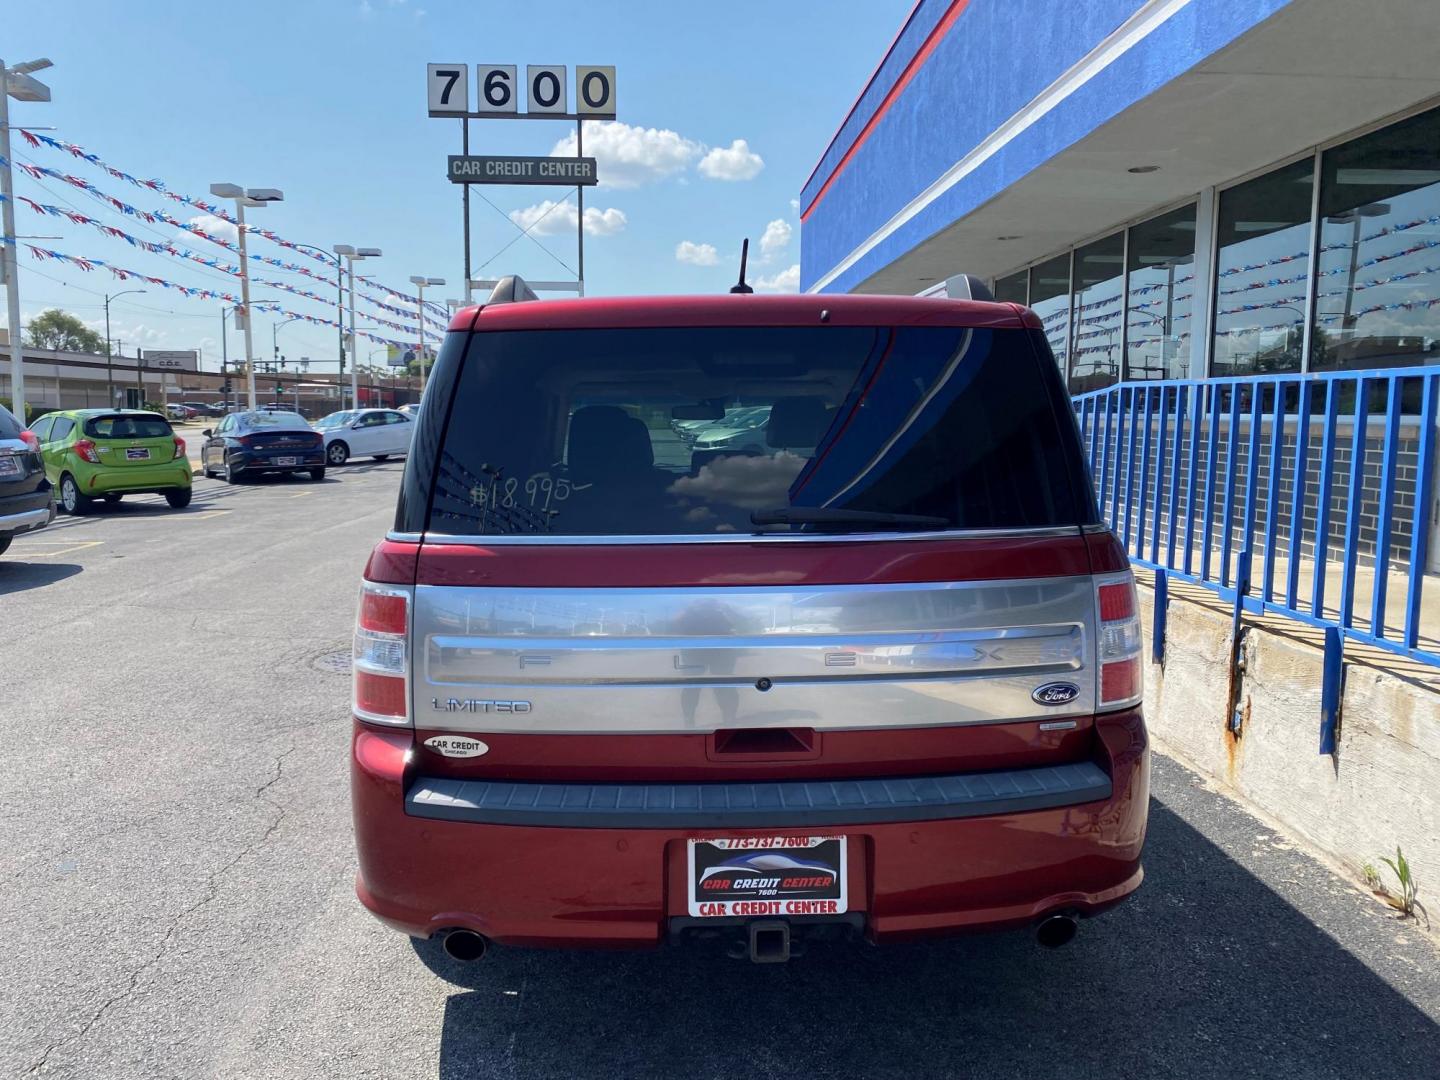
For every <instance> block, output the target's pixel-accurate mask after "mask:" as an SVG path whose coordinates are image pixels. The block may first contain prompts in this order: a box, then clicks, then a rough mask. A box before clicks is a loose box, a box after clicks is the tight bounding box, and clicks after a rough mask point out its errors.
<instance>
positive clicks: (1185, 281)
mask: <svg viewBox="0 0 1440 1080" xmlns="http://www.w3.org/2000/svg"><path fill="white" fill-rule="evenodd" d="M1126 269H1127V270H1128V272H1129V275H1130V296H1129V300H1128V301H1127V302H1126V310H1127V314H1126V319H1127V321H1128V325H1127V327H1126V333H1125V342H1126V345H1125V349H1126V357H1125V378H1127V379H1183V378H1185V377H1186V376H1188V375H1189V373H1190V337H1191V327H1192V326H1193V325H1194V323H1193V322H1192V320H1191V317H1190V308H1191V301H1192V300H1193V298H1194V296H1195V207H1194V206H1193V205H1191V206H1185V207H1181V208H1180V209H1179V210H1174V211H1171V212H1170V213H1168V214H1162V215H1161V216H1160V217H1157V218H1151V219H1150V220H1149V221H1146V222H1143V223H1142V224H1139V225H1136V226H1135V227H1134V228H1132V229H1131V230H1130V255H1129V263H1128V265H1127V267H1126Z"/></svg>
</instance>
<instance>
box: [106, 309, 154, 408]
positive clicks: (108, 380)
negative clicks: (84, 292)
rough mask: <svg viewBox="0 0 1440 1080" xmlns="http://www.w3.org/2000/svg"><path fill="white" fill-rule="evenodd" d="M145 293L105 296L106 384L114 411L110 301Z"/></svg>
mask: <svg viewBox="0 0 1440 1080" xmlns="http://www.w3.org/2000/svg"><path fill="white" fill-rule="evenodd" d="M144 292H145V290H144V289H126V290H125V291H124V292H118V293H116V294H115V295H114V296H111V295H110V294H109V293H106V294H105V384H106V386H107V388H108V389H109V391H110V408H112V409H113V408H114V407H115V369H114V366H113V364H114V362H113V361H112V359H111V357H110V301H111V300H119V299H120V297H122V296H130V295H131V294H143V293H144Z"/></svg>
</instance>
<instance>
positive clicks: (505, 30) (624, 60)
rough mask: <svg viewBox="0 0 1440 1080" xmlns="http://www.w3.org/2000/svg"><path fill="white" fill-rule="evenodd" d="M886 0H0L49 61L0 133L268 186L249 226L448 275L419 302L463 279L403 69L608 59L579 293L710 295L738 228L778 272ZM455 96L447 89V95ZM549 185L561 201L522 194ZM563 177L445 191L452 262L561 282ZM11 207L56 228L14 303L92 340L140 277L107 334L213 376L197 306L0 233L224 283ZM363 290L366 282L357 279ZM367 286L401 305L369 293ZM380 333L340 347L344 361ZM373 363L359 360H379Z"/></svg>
mask: <svg viewBox="0 0 1440 1080" xmlns="http://www.w3.org/2000/svg"><path fill="white" fill-rule="evenodd" d="M912 3H913V0H768V2H761V0H731V2H728V3H723V4H722V3H709V2H705V3H701V2H694V0H691V2H679V3H677V2H675V0H669V2H652V0H611V2H602V0H591V2H587V3H572V2H570V0H550V2H548V3H541V4H515V3H513V2H511V3H492V2H489V0H470V2H457V0H286V2H275V0H251V2H249V3H247V4H245V5H243V6H240V7H236V6H231V5H223V6H214V5H204V4H200V5H197V4H194V3H170V2H159V0H126V2H123V3H122V2H118V0H47V2H45V3H40V4H36V3H23V4H22V3H19V2H18V0H0V7H3V8H4V9H5V10H4V18H3V21H0V56H3V57H4V59H5V60H6V61H7V62H9V63H12V64H13V63H18V62H21V61H25V60H30V59H33V58H35V57H41V56H44V57H48V58H50V59H51V60H52V61H53V62H54V65H55V66H54V67H52V68H50V69H49V70H47V71H43V72H39V73H37V77H38V78H40V79H41V80H42V81H44V82H45V83H46V84H48V85H49V86H50V88H51V93H52V101H51V102H49V103H46V104H36V103H28V102H15V101H12V102H11V120H12V124H13V125H14V126H15V127H16V128H22V127H27V126H29V127H33V128H34V129H35V130H36V132H37V133H40V134H45V135H48V136H49V137H51V138H54V139H59V140H62V141H65V142H68V143H73V144H76V145H79V146H81V147H83V148H84V149H85V150H86V151H88V152H90V153H93V154H96V155H98V156H99V158H100V159H102V160H103V161H104V162H105V163H107V164H109V165H111V166H113V167H114V168H116V169H118V170H120V171H122V172H125V173H128V174H130V175H133V176H136V177H139V178H145V179H150V178H154V179H158V180H160V181H162V182H163V184H164V185H165V188H166V190H167V191H170V192H177V193H181V194H184V195H187V196H191V197H193V198H196V199H199V200H201V201H204V202H210V203H220V202H221V200H218V199H214V198H213V197H211V196H210V194H209V188H210V185H211V184H212V183H216V182H227V183H236V184H240V185H242V186H244V187H273V188H279V189H281V190H282V191H283V192H284V201H283V202H281V203H278V204H271V205H269V206H266V207H264V208H261V209H257V210H253V211H251V212H250V213H249V216H248V218H247V223H248V224H251V225H254V226H257V227H263V228H266V229H268V230H272V231H273V232H275V233H276V234H278V235H279V236H281V237H284V238H286V239H289V240H293V241H297V242H303V243H309V244H314V245H317V246H320V247H322V248H326V249H328V248H330V247H331V246H332V245H333V244H336V243H347V244H352V245H355V246H357V247H360V246H363V247H378V248H380V249H381V250H382V251H383V253H384V254H383V257H382V258H380V259H377V260H370V261H366V262H364V263H362V264H358V268H357V272H358V273H365V274H368V275H373V276H374V277H375V278H376V279H377V281H379V282H381V283H383V284H384V285H388V286H389V288H391V289H396V290H403V291H404V292H406V293H409V294H413V292H414V288H413V286H411V285H410V284H409V279H410V278H411V277H412V276H416V275H423V276H426V277H439V278H444V279H445V280H446V281H447V282H448V283H449V284H448V285H446V286H443V287H434V288H431V289H430V290H429V291H428V294H427V299H436V300H440V301H442V302H443V301H444V300H445V299H448V298H451V297H456V298H458V297H460V296H462V295H463V292H462V285H461V283H462V281H463V277H464V275H463V230H462V227H461V189H460V186H459V185H454V184H451V183H450V182H449V181H448V180H447V179H446V177H445V159H446V156H447V155H448V154H456V153H459V152H460V123H459V121H457V120H451V119H434V118H430V117H428V116H427V115H426V98H425V66H426V64H427V63H437V62H444V63H465V64H468V65H470V71H471V78H472V83H473V72H474V66H475V65H477V64H481V63H486V64H491V63H493V64H517V65H519V67H520V70H521V73H522V76H523V72H524V67H525V65H526V64H555V65H565V66H566V67H567V68H569V69H570V70H571V72H572V80H571V81H572V83H573V69H574V66H575V65H592V64H594V65H598V64H613V65H615V66H616V68H617V74H616V103H617V117H618V118H617V121H616V123H615V124H613V125H603V126H599V127H595V128H593V129H591V128H587V131H586V137H585V153H586V155H587V156H594V157H596V158H597V159H598V162H599V164H598V171H599V176H600V181H601V182H600V184H599V186H598V187H592V188H587V189H586V193H585V210H586V212H585V218H586V233H587V235H586V242H585V278H586V292H587V294H588V295H624V294H657V293H713V292H720V291H723V290H724V289H725V288H727V287H728V286H729V285H730V284H732V283H733V282H734V280H735V277H736V273H737V270H738V265H739V251H740V242H741V239H742V237H749V238H750V242H751V269H750V280H751V283H752V284H754V285H756V286H757V288H758V289H761V290H773V291H783V290H789V291H793V290H794V289H795V288H796V286H797V284H798V277H799V271H798V263H799V241H800V227H799V226H800V223H799V219H798V216H797V213H796V203H795V199H796V197H797V195H798V194H799V191H800V188H801V186H802V185H803V183H804V182H805V179H806V177H807V176H808V175H809V173H810V170H811V169H812V168H813V167H814V165H815V162H816V160H817V159H818V158H819V155H820V153H821V152H822V151H823V150H824V148H825V146H826V145H827V144H828V142H829V140H830V138H831V136H832V134H833V133H834V131H835V129H836V127H837V126H838V125H839V123H840V121H841V120H842V119H843V117H844V115H845V113H846V112H847V111H848V109H849V108H850V105H851V103H852V102H853V101H854V99H855V97H856V95H857V94H858V93H859V91H860V89H861V87H862V86H863V85H864V83H865V80H866V79H867V78H868V77H869V75H870V73H871V72H872V70H873V69H874V67H875V65H876V63H878V62H879V60H880V58H881V56H882V54H883V53H884V51H885V48H886V47H887V45H888V44H889V42H890V40H891V39H892V38H893V36H894V34H895V32H896V31H897V30H898V28H899V27H900V25H901V23H902V22H903V21H904V19H905V17H906V15H907V14H908V12H909V10H910V7H911V6H912ZM475 93H476V90H475V88H474V87H473V85H472V89H471V98H472V101H473V100H474V99H475ZM570 94H571V96H572V98H573V94H574V87H573V85H572V86H571V88H570ZM47 129H49V130H47ZM567 140H568V143H567ZM573 141H574V124H573V122H565V121H554V120H548V121H547V120H527V121H508V120H488V121H479V120H477V121H473V122H472V126H471V148H470V149H471V153H474V154H486V153H493V154H550V153H552V152H554V151H556V150H557V148H558V149H559V150H560V151H561V152H568V153H573ZM13 152H14V157H15V161H16V163H17V164H31V165H35V166H41V167H45V168H50V169H54V170H57V171H59V172H61V173H68V174H71V175H74V176H77V177H80V178H82V179H84V180H86V181H89V182H90V183H92V184H93V185H94V186H95V187H96V188H97V189H98V190H99V191H100V192H103V193H104V194H105V195H107V196H113V197H115V198H117V199H119V200H121V201H122V202H124V203H126V204H128V205H130V206H133V207H135V208H136V209H138V210H143V211H147V212H153V211H155V210H164V211H165V212H166V213H168V214H170V215H171V216H172V217H174V218H175V219H177V220H179V221H184V222H189V223H192V224H195V225H196V226H197V227H199V228H201V229H203V230H206V231H208V232H211V233H212V234H227V233H228V234H229V235H231V236H233V226H229V225H227V224H226V223H224V222H217V221H215V220H214V219H209V218H206V219H205V220H200V219H202V218H203V217H204V215H203V214H202V213H201V212H200V211H199V210H197V209H195V208H193V207H191V206H187V205H184V204H182V203H178V202H174V201H172V200H170V199H168V198H167V197H165V195H163V194H160V193H157V192H154V191H151V190H148V189H144V188H139V187H136V186H133V185H132V184H130V183H128V182H126V181H125V180H123V179H116V178H114V177H112V176H109V175H107V174H106V173H105V172H104V171H102V170H101V169H100V168H98V167H96V166H93V165H91V164H89V163H87V162H85V161H80V160H76V159H74V158H72V157H70V156H69V155H68V154H66V153H65V152H63V151H60V150H56V149H52V148H48V147H45V146H41V147H38V148H35V147H31V146H28V145H27V144H26V143H25V141H24V140H23V139H21V138H20V137H19V135H18V132H17V133H16V137H15V139H14V141H13ZM15 188H16V194H17V196H24V197H28V198H30V199H33V200H34V201H36V202H39V203H42V204H45V205H51V206H59V207H61V208H63V209H67V210H76V211H79V212H81V213H83V214H85V215H87V216H89V217H92V218H94V219H96V220H98V221H100V222H102V223H103V224H105V225H107V226H110V227H112V228H116V229H120V230H123V231H125V232H127V233H129V234H130V235H132V236H134V237H136V238H138V239H140V240H143V241H146V242H151V243H153V242H171V241H173V243H174V246H176V247H177V248H179V249H181V250H187V251H191V252H193V253H196V254H197V255H199V256H200V257H201V258H209V259H218V260H219V261H220V262H221V263H222V264H229V265H236V264H237V260H236V259H235V257H234V255H233V254H232V253H229V252H227V251H225V250H224V249H223V248H221V247H218V246H216V245H214V244H211V243H210V242H208V241H207V240H205V239H203V238H197V237H195V236H193V235H188V234H187V233H185V232H183V231H182V230H180V229H177V228H174V227H171V226H167V225H165V224H163V223H150V222H145V221H142V220H138V219H136V218H134V217H131V216H127V215H125V214H123V213H122V212H120V211H118V210H115V209H114V208H113V207H111V206H109V205H108V204H106V203H104V202H103V201H102V200H101V199H99V198H97V197H96V196H95V195H94V194H93V193H87V192H85V191H82V190H78V189H76V188H74V187H71V186H69V185H67V184H66V183H64V182H63V181H61V180H57V179H55V178H52V177H42V178H41V179H39V180H36V179H35V178H33V177H31V176H28V175H26V174H25V173H23V172H21V171H19V170H18V169H17V171H16V174H15ZM567 195H569V196H570V198H571V201H570V202H569V203H568V204H564V205H561V206H559V207H556V208H553V209H552V208H551V207H550V206H549V204H548V203H547V200H549V201H559V200H563V199H565V197H566V196H567ZM573 195H574V189H573V188H571V189H565V188H549V187H514V186H504V187H497V186H483V187H482V186H476V187H472V196H471V236H472V239H471V252H472V267H473V271H472V272H473V276H475V277H477V278H479V277H496V276H502V275H504V274H508V273H519V274H523V275H525V276H527V277H531V278H534V279H547V280H548V279H571V280H573V278H574V268H575V266H576V233H575V225H576V221H577V216H576V213H575V210H574V201H573ZM486 200H488V202H489V203H493V204H494V205H493V206H492V205H489V204H487V201H486ZM547 210H549V211H550V212H549V214H548V215H547V214H546V211H547ZM517 221H518V222H519V223H520V225H531V226H533V227H532V234H534V235H535V236H536V239H538V240H539V241H540V243H541V244H543V245H544V249H542V248H541V247H540V246H538V245H537V244H536V243H535V242H534V241H532V240H531V239H530V238H529V237H526V236H522V234H521V232H520V230H519V228H517V226H516V224H515V222H517ZM537 221H538V224H534V223H535V222H537ZM16 228H17V232H18V234H19V235H20V236H21V237H22V238H24V237H28V236H45V237H58V239H35V240H24V239H22V240H21V244H22V246H21V249H20V254H19V262H20V275H19V280H20V287H21V318H22V322H24V321H28V319H30V318H31V317H33V316H34V315H36V314H38V313H39V312H40V311H41V310H44V309H45V308H49V307H61V308H64V309H65V310H67V311H71V312H73V313H74V314H76V315H77V316H79V317H80V318H81V319H83V320H84V321H85V322H87V323H88V324H89V325H91V326H93V327H95V328H96V329H97V330H99V331H100V332H101V333H102V334H103V332H104V308H103V296H104V294H105V293H106V292H109V293H110V294H111V295H113V294H114V293H116V292H120V291H123V290H127V289H134V288H143V289H144V290H145V291H144V293H143V294H142V295H131V296H125V297H122V298H120V299H118V300H114V301H112V303H111V305H110V320H111V330H110V336H111V338H112V339H114V340H116V341H117V342H119V343H123V348H124V349H125V351H126V352H128V353H130V354H132V355H133V353H134V351H135V349H136V348H137V347H143V348H147V349H199V350H201V353H202V365H203V367H204V368H205V369H207V370H218V367H219V357H220V333H221V307H222V303H223V302H222V301H220V300H217V299H200V298H188V297H185V296H183V295H182V294H180V293H178V292H176V291H174V290H168V289H164V288H161V287H158V286H155V285H152V284H147V283H145V282H138V283H137V282H135V281H134V280H131V281H129V282H124V283H122V282H120V281H119V280H117V279H116V278H115V277H113V276H112V274H111V273H110V272H109V271H107V270H105V269H101V268H95V269H93V270H90V271H89V272H86V271H84V270H82V269H80V268H78V267H76V266H73V265H67V264H65V263H61V262H57V261H53V260H47V261H43V262H37V261H36V260H35V259H34V258H32V257H31V254H30V252H29V251H28V250H27V249H26V248H25V247H24V244H26V243H33V244H36V245H38V246H41V247H44V248H46V249H49V250H55V251H60V252H63V253H65V254H67V255H74V256H79V257H82V258H87V259H101V260H106V261H109V262H112V263H114V264H115V265H117V266H119V267H122V268H124V269H129V270H136V271H139V272H141V273H144V274H148V275H152V276H155V277H160V278H164V279H166V280H168V281H171V282H175V283H177V284H181V285H185V286H189V287H192V288H212V289H215V290H219V291H227V292H233V293H235V294H237V295H238V293H239V281H238V279H237V278H235V277H233V276H231V275H228V274H226V273H224V272H222V271H220V270H218V269H213V268H211V267H208V266H205V265H201V264H199V263H196V262H194V261H189V260H183V259H177V258H174V257H171V256H167V255H163V254H152V253H149V252H146V251H143V250H141V249H137V248H135V247H132V246H131V245H130V244H128V243H127V242H126V241H125V240H123V239H120V238H117V237H114V236H112V235H106V234H104V233H102V231H100V230H99V229H98V228H96V227H95V226H94V225H87V224H76V223H72V222H71V221H69V220H67V219H65V218H60V217H52V216H43V217H42V216H40V215H39V214H36V213H34V212H33V211H32V210H31V209H30V208H28V207H27V206H25V205H24V204H21V205H18V206H17V208H16ZM248 243H249V244H250V251H251V253H252V254H262V255H265V256H267V257H275V258H279V259H281V260H283V261H285V262H290V263H294V264H297V265H304V266H306V267H307V268H310V269H312V270H314V271H315V272H317V273H320V274H324V273H325V272H326V271H325V267H324V265H323V264H321V263H320V262H318V261H315V260H311V259H308V258H306V257H304V256H302V255H297V254H296V253H295V252H293V251H290V250H287V249H285V248H283V247H280V246H277V245H275V244H273V243H271V242H270V241H268V240H265V239H263V238H259V237H256V236H254V235H253V234H252V235H251V236H250V238H249V240H248ZM545 249H548V250H545ZM250 265H251V274H252V281H253V278H255V277H267V278H270V279H271V280H276V281H285V282H288V283H290V284H292V285H293V286H294V287H295V288H300V289H306V290H308V291H311V292H315V293H318V294H320V295H321V296H325V297H333V288H331V287H326V286H324V285H322V284H319V283H317V282H316V281H314V280H312V279H309V278H306V277H304V276H303V275H299V274H296V273H294V272H291V271H286V270H283V269H277V268H274V267H270V266H265V267H259V266H257V265H256V262H255V261H254V260H252V261H251V264H250ZM370 295H371V296H373V298H375V299H377V300H379V301H380V303H382V304H383V303H386V302H387V299H386V298H387V295H388V294H387V292H386V291H384V290H372V291H371V292H370ZM365 296H366V293H365V292H362V293H361V298H362V300H363V299H364V298H365ZM262 297H268V298H275V299H276V300H277V301H278V302H280V303H281V304H282V305H283V306H284V307H285V308H287V309H289V310H291V311H296V312H303V313H305V314H310V315H317V316H321V317H333V315H334V305H333V300H332V302H331V303H329V304H324V303H320V302H317V301H313V300H309V299H306V298H303V297H299V296H296V295H293V294H289V293H286V292H282V291H279V290H277V289H275V288H266V287H261V286H258V285H254V284H253V283H252V301H259V300H260V299H261V298H262ZM389 302H390V306H391V307H398V308H399V309H401V311H408V310H411V307H410V305H409V304H408V303H407V302H405V301H403V300H399V299H396V298H395V297H393V296H389ZM0 316H3V311H0ZM284 318H285V316H284V315H270V314H257V315H256V316H255V322H254V346H253V347H254V351H255V354H256V359H261V360H263V359H268V358H269V355H270V351H271V342H272V330H271V327H272V324H275V323H278V322H279V321H281V320H283V319H284ZM376 318H379V319H382V320H387V321H393V322H397V323H399V322H403V321H404V319H405V316H403V315H400V314H397V313H396V312H393V311H386V310H384V309H383V308H381V307H376V306H373V305H367V304H365V303H362V304H361V305H360V315H359V322H360V326H361V328H362V330H363V328H364V327H365V326H367V325H369V326H371V327H372V328H373V329H372V331H371V332H372V333H374V334H376V335H378V336H382V337H388V338H393V339H404V338H406V337H407V335H406V334H404V333H402V332H400V331H397V330H395V329H393V328H390V327H385V326H383V325H380V324H379V323H376V322H374V319H376ZM410 337H411V339H413V334H412V335H410ZM273 340H276V341H278V345H279V351H280V353H281V354H282V355H284V356H285V357H286V358H287V359H289V360H291V361H293V360H295V359H298V358H299V357H302V356H306V357H309V358H310V360H311V362H312V368H314V369H318V370H333V369H334V364H335V360H336V351H337V347H336V333H335V331H334V330H333V329H332V328H327V327H322V326H313V325H311V324H309V323H306V322H303V321H298V322H290V323H289V324H287V325H285V326H284V327H283V328H281V329H279V331H278V336H276V337H274V338H273ZM228 345H229V350H230V357H231V359H232V360H233V359H234V358H235V357H236V356H237V355H239V354H240V353H241V352H242V351H243V348H242V338H241V336H240V334H238V333H236V332H235V331H234V330H231V331H230V334H229V338H228ZM379 348H382V346H380V345H379V344H378V343H376V342H369V341H364V340H362V342H361V354H362V356H365V354H368V353H369V352H370V350H372V349H379ZM373 359H374V361H375V362H376V363H383V358H382V357H381V356H380V355H378V354H377V355H376V356H375V357H374V358H373Z"/></svg>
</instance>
